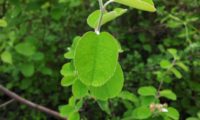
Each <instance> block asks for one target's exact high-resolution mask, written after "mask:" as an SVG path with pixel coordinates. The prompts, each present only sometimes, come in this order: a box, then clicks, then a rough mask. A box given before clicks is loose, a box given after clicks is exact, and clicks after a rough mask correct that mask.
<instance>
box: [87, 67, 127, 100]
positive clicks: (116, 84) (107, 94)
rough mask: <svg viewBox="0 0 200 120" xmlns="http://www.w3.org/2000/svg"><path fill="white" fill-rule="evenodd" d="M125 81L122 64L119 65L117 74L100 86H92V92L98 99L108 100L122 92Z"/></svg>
mask: <svg viewBox="0 0 200 120" xmlns="http://www.w3.org/2000/svg"><path fill="white" fill-rule="evenodd" d="M123 83H124V75H123V72H122V69H121V67H120V65H118V66H117V69H116V71H115V74H114V75H113V76H112V78H111V79H110V80H109V81H108V82H107V83H106V84H104V85H103V86H100V87H91V88H90V92H91V95H92V96H94V97H95V98H96V99H99V100H107V99H109V98H113V97H116V96H117V95H118V94H119V93H120V92H121V90H122V87H123Z"/></svg>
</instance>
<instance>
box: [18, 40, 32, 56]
mask: <svg viewBox="0 0 200 120" xmlns="http://www.w3.org/2000/svg"><path fill="white" fill-rule="evenodd" d="M15 50H16V51H17V52H18V53H19V54H22V55H24V56H31V55H33V54H34V53H35V50H36V48H35V46H34V45H33V44H31V43H29V42H24V43H19V44H17V45H16V46H15Z"/></svg>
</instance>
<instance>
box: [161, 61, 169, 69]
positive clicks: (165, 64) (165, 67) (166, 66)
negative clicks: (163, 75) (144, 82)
mask: <svg viewBox="0 0 200 120" xmlns="http://www.w3.org/2000/svg"><path fill="white" fill-rule="evenodd" d="M171 66H172V65H171V63H170V62H169V61H168V60H162V61H161V62H160V67H161V68H163V69H168V68H170V67H171Z"/></svg>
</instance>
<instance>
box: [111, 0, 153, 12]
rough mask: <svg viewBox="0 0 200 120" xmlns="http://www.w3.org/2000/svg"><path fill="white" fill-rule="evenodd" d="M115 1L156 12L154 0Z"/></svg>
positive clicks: (115, 0)
mask: <svg viewBox="0 0 200 120" xmlns="http://www.w3.org/2000/svg"><path fill="white" fill-rule="evenodd" d="M114 2H117V3H120V4H123V5H126V6H129V7H133V8H136V9H139V10H144V11H149V12H155V11H156V8H155V6H154V3H153V1H152V0H114Z"/></svg>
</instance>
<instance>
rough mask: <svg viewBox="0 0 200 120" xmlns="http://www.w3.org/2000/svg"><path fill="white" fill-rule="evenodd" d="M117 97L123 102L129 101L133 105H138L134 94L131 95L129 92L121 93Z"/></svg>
mask: <svg viewBox="0 0 200 120" xmlns="http://www.w3.org/2000/svg"><path fill="white" fill-rule="evenodd" d="M119 97H120V98H122V99H124V100H129V101H131V102H133V103H134V104H137V103H138V98H137V96H136V95H135V94H134V93H131V92H129V91H122V92H121V93H120V94H119Z"/></svg>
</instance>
